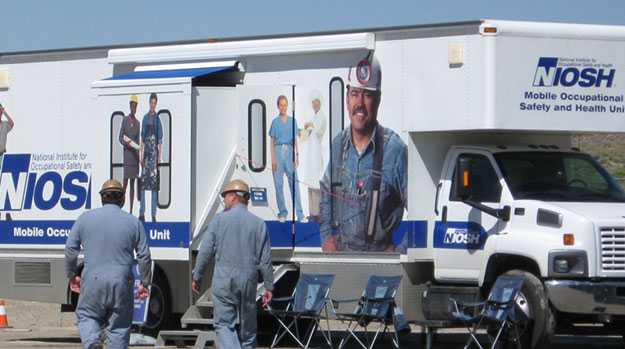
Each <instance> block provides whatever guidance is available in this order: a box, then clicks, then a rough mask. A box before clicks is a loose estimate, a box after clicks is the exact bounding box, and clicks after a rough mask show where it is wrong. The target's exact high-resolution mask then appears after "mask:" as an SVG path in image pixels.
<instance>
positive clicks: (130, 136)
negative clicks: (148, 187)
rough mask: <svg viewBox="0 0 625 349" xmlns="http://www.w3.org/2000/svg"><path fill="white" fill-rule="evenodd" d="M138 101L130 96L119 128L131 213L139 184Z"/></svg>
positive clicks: (135, 97) (125, 183)
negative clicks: (127, 108) (127, 107)
mask: <svg viewBox="0 0 625 349" xmlns="http://www.w3.org/2000/svg"><path fill="white" fill-rule="evenodd" d="M138 103H139V99H138V98H137V96H136V95H132V96H130V101H129V104H130V113H129V114H128V115H127V116H125V117H124V120H123V121H122V125H121V127H120V129H119V143H121V145H122V146H123V147H124V192H126V189H127V188H128V182H130V190H129V192H130V196H129V198H130V213H131V214H132V209H133V205H134V200H135V199H134V195H135V182H137V184H139V181H137V177H139V150H140V149H141V146H140V145H139V144H140V143H141V141H140V138H139V134H140V132H141V131H140V130H141V127H140V124H139V120H138V119H137V116H136V113H137V105H138Z"/></svg>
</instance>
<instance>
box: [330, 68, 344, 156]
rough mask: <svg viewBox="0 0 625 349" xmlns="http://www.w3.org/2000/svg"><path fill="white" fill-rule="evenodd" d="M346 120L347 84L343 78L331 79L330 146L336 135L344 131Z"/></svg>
mask: <svg viewBox="0 0 625 349" xmlns="http://www.w3.org/2000/svg"><path fill="white" fill-rule="evenodd" d="M344 120H345V84H344V83H343V79H341V78H339V77H334V78H332V80H330V132H329V133H330V146H332V140H333V139H334V137H336V135H338V134H339V133H341V131H343V127H345V124H344Z"/></svg>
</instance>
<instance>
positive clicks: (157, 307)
mask: <svg viewBox="0 0 625 349" xmlns="http://www.w3.org/2000/svg"><path fill="white" fill-rule="evenodd" d="M170 319H171V292H170V289H169V282H168V281H167V276H165V273H163V272H162V271H161V269H160V268H158V267H156V268H154V278H153V280H152V289H151V291H150V303H149V305H148V318H147V320H146V322H145V324H144V326H143V327H144V329H145V332H146V333H148V334H151V335H154V336H156V335H158V332H159V331H160V330H161V329H163V328H166V327H167V326H168V325H169V320H170Z"/></svg>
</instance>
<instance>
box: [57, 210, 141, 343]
mask: <svg viewBox="0 0 625 349" xmlns="http://www.w3.org/2000/svg"><path fill="white" fill-rule="evenodd" d="M80 245H82V247H83V249H84V269H83V270H82V275H81V282H80V298H79V299H78V308H77V309H76V318H77V319H78V329H79V330H80V339H81V341H82V343H83V345H84V347H85V348H90V347H91V346H92V345H94V344H99V343H100V332H101V328H102V326H103V325H105V324H107V323H108V324H107V325H108V326H107V329H106V330H107V336H108V347H109V348H127V347H128V342H129V340H130V325H131V323H132V313H133V306H134V292H133V286H134V285H133V284H134V280H133V275H132V269H131V268H132V265H133V263H134V259H135V258H134V252H135V251H136V253H137V260H138V262H139V272H140V274H141V282H142V283H143V285H144V286H146V287H147V286H148V285H149V284H150V280H151V279H152V276H151V273H152V260H151V258H150V250H149V248H148V244H147V238H146V235H145V230H144V228H143V224H141V222H140V221H139V220H138V219H137V218H136V217H134V216H132V215H130V214H128V213H126V212H124V211H122V210H121V209H120V208H119V207H118V206H117V205H112V204H107V205H104V206H103V207H101V208H97V209H93V210H91V211H87V212H85V213H83V214H82V215H81V216H80V217H78V219H77V220H76V222H75V223H74V226H73V227H72V230H71V232H70V233H69V237H68V239H67V241H66V243H65V269H66V271H67V276H68V277H69V278H73V277H74V276H75V275H77V272H78V266H77V261H78V254H79V253H80Z"/></svg>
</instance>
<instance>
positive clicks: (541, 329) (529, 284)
mask: <svg viewBox="0 0 625 349" xmlns="http://www.w3.org/2000/svg"><path fill="white" fill-rule="evenodd" d="M504 275H515V276H522V277H523V279H525V281H524V282H523V287H522V288H521V293H520V294H519V297H517V300H516V302H517V307H518V309H519V310H520V311H522V312H524V313H525V315H526V316H527V318H528V319H529V321H528V323H527V328H525V330H524V331H523V333H522V334H521V344H522V345H523V347H524V348H532V349H533V348H539V349H542V348H550V347H551V341H552V339H553V335H554V333H555V327H556V321H555V316H554V314H553V312H552V310H551V307H550V306H549V300H548V299H547V294H546V292H545V288H544V286H543V284H542V282H541V281H540V279H538V278H537V277H536V276H535V275H534V274H532V273H529V272H527V271H524V270H510V271H508V272H506V273H505V274H504ZM509 344H511V347H515V343H509Z"/></svg>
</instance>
